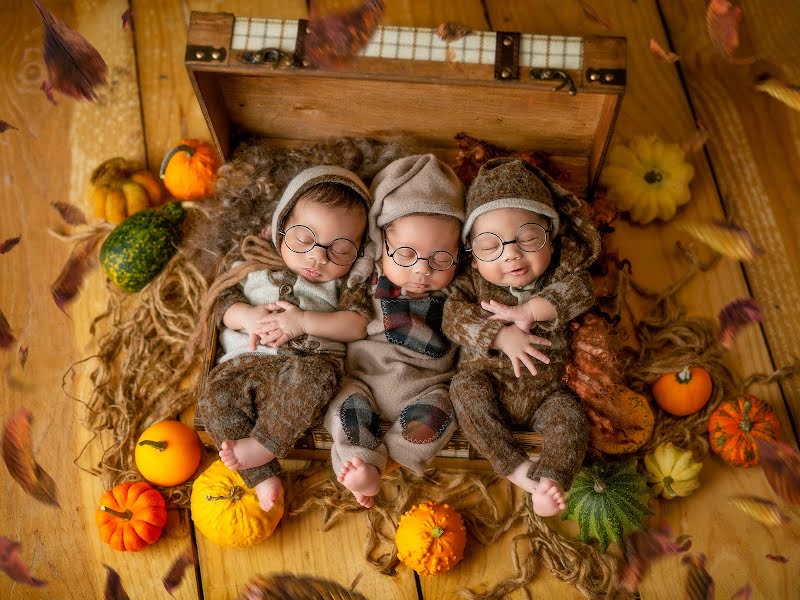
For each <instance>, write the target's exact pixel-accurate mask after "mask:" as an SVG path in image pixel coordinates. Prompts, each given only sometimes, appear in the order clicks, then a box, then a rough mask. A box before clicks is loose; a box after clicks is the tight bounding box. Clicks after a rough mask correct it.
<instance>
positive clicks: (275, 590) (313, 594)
mask: <svg viewBox="0 0 800 600" xmlns="http://www.w3.org/2000/svg"><path fill="white" fill-rule="evenodd" d="M237 599H238V600H367V599H366V597H364V596H363V595H361V594H359V593H358V592H354V591H353V590H352V588H351V589H349V590H348V589H346V588H345V587H344V586H342V585H340V584H338V583H336V582H335V581H331V580H330V579H322V578H319V577H309V576H307V575H293V574H292V573H275V574H273V575H256V576H255V577H253V578H252V579H251V580H250V581H249V582H248V583H247V585H246V586H245V589H244V590H243V591H242V593H241V594H239V596H237Z"/></svg>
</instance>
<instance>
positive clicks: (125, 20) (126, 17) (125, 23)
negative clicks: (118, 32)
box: [120, 8, 136, 31]
mask: <svg viewBox="0 0 800 600" xmlns="http://www.w3.org/2000/svg"><path fill="white" fill-rule="evenodd" d="M135 14H136V13H135V12H134V10H133V9H132V8H129V9H128V10H126V11H125V12H124V13H122V16H121V17H120V19H121V20H122V28H123V29H127V28H128V27H130V28H131V31H133V17H134V15H135Z"/></svg>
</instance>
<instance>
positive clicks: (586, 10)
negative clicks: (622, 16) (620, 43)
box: [578, 0, 611, 29]
mask: <svg viewBox="0 0 800 600" xmlns="http://www.w3.org/2000/svg"><path fill="white" fill-rule="evenodd" d="M578 2H579V3H580V5H581V9H583V14H584V15H586V18H588V19H589V20H590V21H594V22H595V23H598V24H599V25H602V26H603V27H605V28H606V29H611V21H609V20H608V19H607V18H606V17H604V16H603V15H601V14H600V13H599V12H597V9H596V8H595V7H594V6H592V5H591V4H589V3H588V2H587V1H586V0H578Z"/></svg>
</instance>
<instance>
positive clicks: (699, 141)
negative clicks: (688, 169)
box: [681, 119, 710, 155]
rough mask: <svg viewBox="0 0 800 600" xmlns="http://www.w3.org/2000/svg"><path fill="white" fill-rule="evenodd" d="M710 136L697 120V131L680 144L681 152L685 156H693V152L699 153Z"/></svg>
mask: <svg viewBox="0 0 800 600" xmlns="http://www.w3.org/2000/svg"><path fill="white" fill-rule="evenodd" d="M709 137H710V134H709V132H708V129H706V128H705V125H703V124H702V123H701V122H700V120H699V119H698V120H697V130H696V131H695V132H694V134H692V136H691V137H690V138H689V139H687V140H685V141H683V142H681V150H683V151H684V153H685V154H687V155H688V154H694V153H695V152H699V151H700V150H702V149H703V146H705V145H706V142H707V141H708V138H709Z"/></svg>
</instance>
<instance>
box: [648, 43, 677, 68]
mask: <svg viewBox="0 0 800 600" xmlns="http://www.w3.org/2000/svg"><path fill="white" fill-rule="evenodd" d="M650 52H652V53H653V56H655V57H656V58H657V59H658V60H660V61H663V62H665V63H669V64H672V63H674V62H677V61H678V60H679V59H680V56H678V55H677V54H675V53H674V52H668V51H667V50H664V48H662V47H661V44H659V43H658V42H657V41H656V39H655V38H650Z"/></svg>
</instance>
